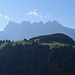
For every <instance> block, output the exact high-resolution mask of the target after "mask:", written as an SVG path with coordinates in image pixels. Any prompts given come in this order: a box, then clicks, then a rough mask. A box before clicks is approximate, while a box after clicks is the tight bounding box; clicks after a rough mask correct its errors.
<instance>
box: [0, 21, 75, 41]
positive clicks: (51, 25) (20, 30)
mask: <svg viewBox="0 0 75 75" xmlns="http://www.w3.org/2000/svg"><path fill="white" fill-rule="evenodd" d="M53 33H64V34H66V35H68V36H70V37H71V38H73V39H74V40H75V36H74V35H75V29H70V28H67V27H64V26H62V25H61V24H59V23H58V22H57V21H52V22H51V21H48V22H46V23H45V24H44V23H43V22H42V21H41V22H38V23H37V22H34V23H32V24H31V23H30V22H29V21H28V22H26V21H23V22H21V23H20V24H19V23H15V22H12V21H10V22H9V23H8V25H7V26H6V27H5V29H4V30H3V31H1V32H0V40H3V39H4V40H6V39H7V40H20V39H24V38H26V39H29V38H31V37H36V36H40V35H47V34H53Z"/></svg>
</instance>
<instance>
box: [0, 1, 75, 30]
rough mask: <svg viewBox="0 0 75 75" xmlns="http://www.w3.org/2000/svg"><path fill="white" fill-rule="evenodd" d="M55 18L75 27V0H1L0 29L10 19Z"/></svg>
mask: <svg viewBox="0 0 75 75" xmlns="http://www.w3.org/2000/svg"><path fill="white" fill-rule="evenodd" d="M53 20H56V21H58V22H59V23H60V24H62V25H63V26H65V27H69V28H73V29H75V0H0V31H1V30H3V29H4V28H5V26H6V25H7V24H8V23H9V21H14V22H17V23H21V22H22V21H30V22H39V21H43V22H44V23H45V22H47V21H53Z"/></svg>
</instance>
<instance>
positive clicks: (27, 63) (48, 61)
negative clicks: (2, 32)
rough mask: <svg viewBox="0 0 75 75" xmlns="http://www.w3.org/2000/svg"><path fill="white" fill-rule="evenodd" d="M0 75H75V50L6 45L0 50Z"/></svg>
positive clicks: (67, 47)
mask: <svg viewBox="0 0 75 75" xmlns="http://www.w3.org/2000/svg"><path fill="white" fill-rule="evenodd" d="M0 74H1V75H9V74H10V75H75V48H74V47H72V46H65V47H60V48H54V49H50V47H49V46H43V45H38V44H37V43H36V44H35V43H34V44H28V45H22V44H16V45H15V46H12V45H11V44H7V45H6V46H5V47H3V48H2V49H0Z"/></svg>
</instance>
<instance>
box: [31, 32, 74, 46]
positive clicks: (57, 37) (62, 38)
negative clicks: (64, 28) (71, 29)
mask: <svg viewBox="0 0 75 75" xmlns="http://www.w3.org/2000/svg"><path fill="white" fill-rule="evenodd" d="M30 40H36V41H39V42H45V43H50V42H54V41H55V42H60V43H63V44H72V45H73V44H75V42H74V41H73V39H72V38H70V37H69V36H67V35H65V34H62V33H57V34H51V35H44V36H38V37H34V38H31V39H30Z"/></svg>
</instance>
